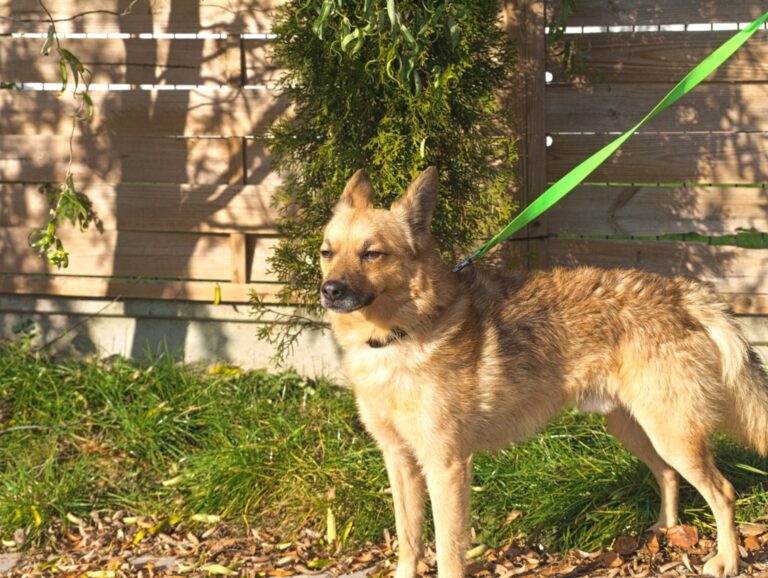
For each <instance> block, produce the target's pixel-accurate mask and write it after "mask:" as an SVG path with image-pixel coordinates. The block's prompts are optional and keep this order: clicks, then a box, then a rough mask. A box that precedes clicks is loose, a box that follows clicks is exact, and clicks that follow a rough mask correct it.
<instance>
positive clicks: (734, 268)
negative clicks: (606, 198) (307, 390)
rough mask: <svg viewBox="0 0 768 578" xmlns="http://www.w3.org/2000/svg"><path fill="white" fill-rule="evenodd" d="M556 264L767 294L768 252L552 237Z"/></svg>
mask: <svg viewBox="0 0 768 578" xmlns="http://www.w3.org/2000/svg"><path fill="white" fill-rule="evenodd" d="M549 245H550V246H549V255H550V264H551V265H553V266H558V265H559V266H568V267H571V266H576V265H594V266H599V267H609V268H610V267H635V268H638V269H643V270H646V271H653V272H655V273H661V274H663V275H688V276H692V277H696V278H698V279H701V280H702V281H707V282H710V283H712V284H713V285H714V287H715V288H716V289H717V291H719V292H721V293H742V294H768V250H761V249H742V248H739V247H730V246H710V245H704V244H701V243H674V242H668V241H587V240H562V239H552V240H551V241H550V243H549Z"/></svg>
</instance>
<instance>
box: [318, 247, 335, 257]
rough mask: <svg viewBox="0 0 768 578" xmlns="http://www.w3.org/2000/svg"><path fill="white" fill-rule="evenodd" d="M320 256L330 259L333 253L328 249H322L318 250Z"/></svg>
mask: <svg viewBox="0 0 768 578" xmlns="http://www.w3.org/2000/svg"><path fill="white" fill-rule="evenodd" d="M320 256H321V257H322V258H323V259H330V258H331V257H333V253H332V252H331V251H329V250H328V249H323V250H322V251H320Z"/></svg>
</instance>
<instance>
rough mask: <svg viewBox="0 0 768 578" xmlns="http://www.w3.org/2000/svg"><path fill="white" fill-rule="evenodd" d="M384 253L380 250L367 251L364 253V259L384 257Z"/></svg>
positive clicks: (370, 259) (371, 259)
mask: <svg viewBox="0 0 768 578" xmlns="http://www.w3.org/2000/svg"><path fill="white" fill-rule="evenodd" d="M383 256H384V253H381V252H380V251H365V252H364V253H363V256H362V257H363V261H373V260H374V259H378V258H379V257H383Z"/></svg>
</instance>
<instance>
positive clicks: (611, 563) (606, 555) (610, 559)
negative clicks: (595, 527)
mask: <svg viewBox="0 0 768 578" xmlns="http://www.w3.org/2000/svg"><path fill="white" fill-rule="evenodd" d="M600 563H601V564H602V565H603V566H605V567H606V568H618V567H619V566H621V565H622V564H623V563H624V560H622V559H621V556H619V555H618V554H617V553H616V552H603V553H602V554H600Z"/></svg>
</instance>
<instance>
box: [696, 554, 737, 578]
mask: <svg viewBox="0 0 768 578" xmlns="http://www.w3.org/2000/svg"><path fill="white" fill-rule="evenodd" d="M738 573H739V558H738V557H734V556H725V555H723V554H722V553H718V554H717V555H715V556H714V557H712V558H710V559H709V560H707V563H706V564H704V570H703V571H702V574H704V575H705V576H714V577H715V578H727V577H728V576H736V574H738Z"/></svg>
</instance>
